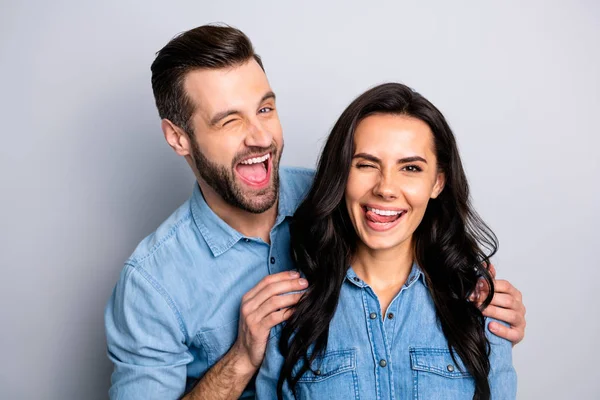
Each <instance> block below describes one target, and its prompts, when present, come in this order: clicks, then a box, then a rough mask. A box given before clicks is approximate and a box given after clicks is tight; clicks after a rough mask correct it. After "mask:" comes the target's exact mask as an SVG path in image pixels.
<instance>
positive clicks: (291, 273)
mask: <svg viewBox="0 0 600 400" xmlns="http://www.w3.org/2000/svg"><path fill="white" fill-rule="evenodd" d="M290 276H291V277H292V278H297V277H299V276H300V274H299V273H298V271H290Z"/></svg>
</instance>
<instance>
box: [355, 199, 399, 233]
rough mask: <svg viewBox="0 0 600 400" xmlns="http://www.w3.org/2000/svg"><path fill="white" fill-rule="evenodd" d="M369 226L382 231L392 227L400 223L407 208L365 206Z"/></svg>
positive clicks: (364, 210)
mask: <svg viewBox="0 0 600 400" xmlns="http://www.w3.org/2000/svg"><path fill="white" fill-rule="evenodd" d="M362 208H363V212H364V215H365V220H366V223H367V226H368V227H369V228H371V229H373V230H375V231H378V232H382V231H387V230H389V229H392V228H393V227H395V226H396V225H398V224H399V223H400V221H401V220H402V217H403V216H404V215H405V214H406V210H402V209H389V208H381V207H374V206H370V205H369V206H363V207H362Z"/></svg>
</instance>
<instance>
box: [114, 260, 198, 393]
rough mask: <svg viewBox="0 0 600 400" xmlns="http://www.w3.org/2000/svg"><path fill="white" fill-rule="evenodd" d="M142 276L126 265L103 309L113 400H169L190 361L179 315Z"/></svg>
mask: <svg viewBox="0 0 600 400" xmlns="http://www.w3.org/2000/svg"><path fill="white" fill-rule="evenodd" d="M159 289H160V287H159V286H158V284H157V283H156V282H155V281H153V280H152V278H151V277H149V276H148V275H146V274H144V273H143V271H140V270H138V269H136V268H135V267H133V266H131V265H126V266H125V268H124V269H123V271H122V272H121V277H120V279H119V282H118V283H117V285H116V287H115V289H114V291H113V294H112V296H111V298H110V300H109V302H108V305H107V306H106V310H105V326H106V339H107V344H108V356H109V358H110V359H111V361H112V362H113V363H114V371H113V374H112V377H111V387H110V390H109V395H110V398H111V399H128V400H129V399H149V400H151V399H173V398H177V396H179V395H180V394H181V393H183V391H184V389H185V381H186V366H187V364H188V363H189V362H191V361H192V356H191V354H190V353H189V351H188V347H187V345H186V344H185V343H186V334H185V333H184V332H183V331H182V328H181V326H182V324H180V318H179V314H178V312H177V311H176V310H175V309H174V308H172V307H171V305H172V302H169V298H168V295H166V294H165V291H164V290H159Z"/></svg>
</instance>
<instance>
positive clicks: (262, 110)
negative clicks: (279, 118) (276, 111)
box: [258, 107, 273, 114]
mask: <svg viewBox="0 0 600 400" xmlns="http://www.w3.org/2000/svg"><path fill="white" fill-rule="evenodd" d="M271 111H273V109H272V108H271V107H263V108H261V109H260V110H258V112H259V113H261V114H265V113H268V112H271Z"/></svg>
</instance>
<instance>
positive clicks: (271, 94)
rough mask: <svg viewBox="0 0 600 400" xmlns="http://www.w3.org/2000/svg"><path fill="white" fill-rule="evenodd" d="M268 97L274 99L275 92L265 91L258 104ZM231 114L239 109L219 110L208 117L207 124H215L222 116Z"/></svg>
mask: <svg viewBox="0 0 600 400" xmlns="http://www.w3.org/2000/svg"><path fill="white" fill-rule="evenodd" d="M269 99H272V100H275V93H273V92H267V93H266V94H265V95H264V96H263V97H262V98H261V99H260V101H259V102H258V104H261V103H264V102H265V101H266V100H269ZM233 114H240V111H239V110H234V109H232V110H225V111H221V112H219V113H217V114H215V115H214V117H212V118H211V119H210V121H209V122H208V124H209V125H210V126H214V125H216V124H217V123H218V122H219V121H220V120H222V119H223V118H226V117H229V116H230V115H233Z"/></svg>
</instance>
